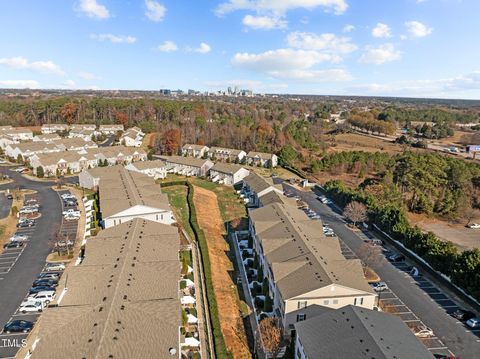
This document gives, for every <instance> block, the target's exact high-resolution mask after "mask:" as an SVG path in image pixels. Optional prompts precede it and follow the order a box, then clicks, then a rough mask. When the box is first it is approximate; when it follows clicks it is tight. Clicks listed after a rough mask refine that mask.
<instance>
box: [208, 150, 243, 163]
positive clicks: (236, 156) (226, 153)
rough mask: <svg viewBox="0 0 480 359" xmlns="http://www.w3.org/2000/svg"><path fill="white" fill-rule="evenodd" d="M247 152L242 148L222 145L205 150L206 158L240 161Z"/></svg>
mask: <svg viewBox="0 0 480 359" xmlns="http://www.w3.org/2000/svg"><path fill="white" fill-rule="evenodd" d="M246 155H247V153H246V152H245V151H242V150H235V149H233V148H224V147H210V148H209V149H208V151H207V156H208V158H210V159H212V160H214V161H224V162H232V163H242V161H243V159H244V158H245V156H246Z"/></svg>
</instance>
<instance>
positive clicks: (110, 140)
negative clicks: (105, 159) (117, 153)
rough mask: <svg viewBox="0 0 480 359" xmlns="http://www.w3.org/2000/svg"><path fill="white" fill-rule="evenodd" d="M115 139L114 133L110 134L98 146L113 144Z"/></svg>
mask: <svg viewBox="0 0 480 359" xmlns="http://www.w3.org/2000/svg"><path fill="white" fill-rule="evenodd" d="M114 141H115V135H110V136H109V137H108V138H107V139H106V140H105V142H103V143H101V144H100V145H99V146H100V147H109V146H111V145H112V144H113V142H114Z"/></svg>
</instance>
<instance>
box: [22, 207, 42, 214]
mask: <svg viewBox="0 0 480 359" xmlns="http://www.w3.org/2000/svg"><path fill="white" fill-rule="evenodd" d="M37 212H38V209H37V208H26V207H23V208H21V209H20V211H18V213H20V214H34V213H37Z"/></svg>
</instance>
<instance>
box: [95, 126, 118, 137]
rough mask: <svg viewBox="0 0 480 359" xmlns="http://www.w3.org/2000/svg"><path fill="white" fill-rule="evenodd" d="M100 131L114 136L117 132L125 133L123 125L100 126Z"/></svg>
mask: <svg viewBox="0 0 480 359" xmlns="http://www.w3.org/2000/svg"><path fill="white" fill-rule="evenodd" d="M98 131H99V132H101V133H103V134H105V135H114V134H116V133H117V132H123V131H124V126H123V125H115V124H114V125H100V126H99V127H98Z"/></svg>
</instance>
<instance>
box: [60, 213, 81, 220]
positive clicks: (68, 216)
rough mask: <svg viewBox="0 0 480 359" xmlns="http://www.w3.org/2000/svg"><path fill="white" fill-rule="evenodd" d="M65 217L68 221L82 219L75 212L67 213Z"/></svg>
mask: <svg viewBox="0 0 480 359" xmlns="http://www.w3.org/2000/svg"><path fill="white" fill-rule="evenodd" d="M63 218H64V219H65V220H66V221H78V220H79V219H80V216H76V215H74V214H66V215H64V216H63Z"/></svg>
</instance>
